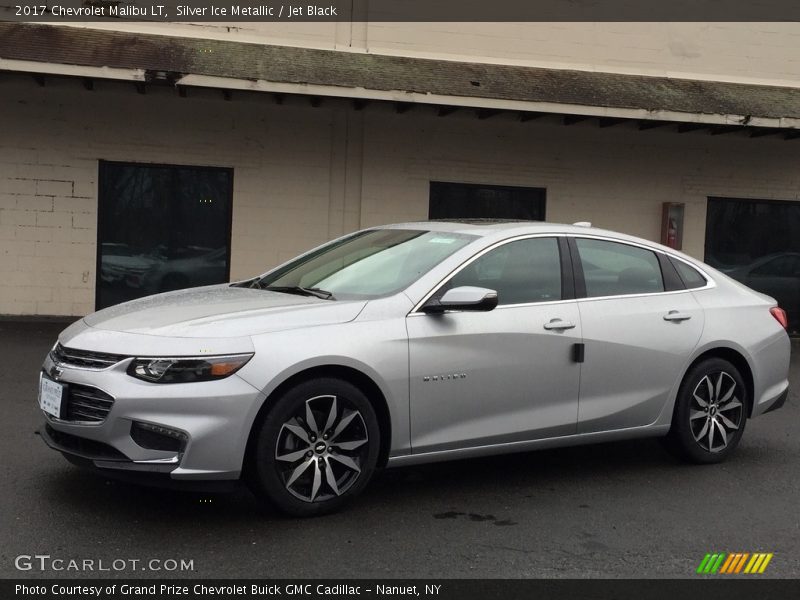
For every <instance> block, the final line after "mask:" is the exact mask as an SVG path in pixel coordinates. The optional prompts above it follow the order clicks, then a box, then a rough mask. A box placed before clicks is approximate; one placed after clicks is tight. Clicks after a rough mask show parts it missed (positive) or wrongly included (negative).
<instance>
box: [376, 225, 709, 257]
mask: <svg viewBox="0 0 800 600" xmlns="http://www.w3.org/2000/svg"><path fill="white" fill-rule="evenodd" d="M372 229H417V230H424V231H440V232H442V233H462V234H467V235H473V236H476V237H481V238H493V240H497V241H499V240H503V239H505V238H509V237H514V236H516V235H526V234H537V233H541V234H547V233H552V234H570V235H578V236H580V235H584V236H599V237H607V238H611V239H614V240H618V241H620V242H630V243H633V244H637V245H640V246H646V247H649V248H651V249H652V250H656V251H658V252H664V253H667V254H671V255H672V256H677V257H679V258H681V259H682V260H685V261H687V262H689V263H690V264H694V265H695V267H698V266H702V268H707V267H708V265H704V264H703V263H701V262H700V261H698V260H697V259H695V258H693V257H691V256H689V255H687V254H684V253H683V252H681V251H680V250H675V249H674V248H669V247H667V246H664V245H662V244H659V243H658V242H653V241H651V240H648V239H646V238H641V237H636V236H633V235H628V234H625V233H620V232H618V231H611V230H610V229H601V228H599V227H592V226H591V225H589V224H588V223H586V224H584V223H581V224H579V225H578V224H576V225H568V224H566V223H550V222H548V221H524V220H510V219H509V220H506V219H446V220H445V219H442V220H437V219H432V220H429V221H410V222H408V223H394V224H391V225H380V226H378V227H374V228H372Z"/></svg>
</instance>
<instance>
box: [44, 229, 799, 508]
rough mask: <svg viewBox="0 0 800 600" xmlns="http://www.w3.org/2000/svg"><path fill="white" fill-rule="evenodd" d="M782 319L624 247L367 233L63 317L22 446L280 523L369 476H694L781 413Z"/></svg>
mask: <svg viewBox="0 0 800 600" xmlns="http://www.w3.org/2000/svg"><path fill="white" fill-rule="evenodd" d="M785 326H786V315H785V313H784V312H783V310H781V309H780V308H778V307H777V305H776V303H775V301H774V300H773V299H772V298H769V297H767V296H764V295H762V294H759V293H757V292H755V291H753V290H751V289H749V288H747V287H745V286H743V285H742V284H740V283H737V282H735V281H733V280H732V279H730V278H728V277H727V276H725V275H723V274H722V273H720V272H718V271H715V270H714V269H712V268H710V267H709V266H707V265H705V264H703V263H701V262H699V261H697V260H694V259H692V258H690V257H688V256H686V255H684V254H681V253H679V252H676V251H674V250H670V249H668V248H665V247H663V246H660V245H658V244H654V243H651V242H648V241H645V240H642V239H638V238H634V237H630V236H627V235H622V234H617V233H612V232H609V231H603V230H600V229H594V228H591V227H588V226H582V225H579V226H569V225H555V224H550V223H525V222H497V221H462V222H421V223H406V224H400V225H391V226H385V227H376V228H372V229H367V230H364V231H359V232H356V233H353V234H350V235H347V236H344V237H342V238H339V239H337V240H334V241H332V242H330V243H328V244H325V245H323V246H321V247H319V248H316V249H314V250H311V251H309V252H308V253H306V254H303V255H301V256H300V257H298V258H296V259H294V260H291V261H289V262H288V263H286V264H283V265H281V266H279V267H277V268H275V269H273V270H271V271H269V272H267V273H266V274H264V275H261V276H259V277H255V278H253V279H250V280H247V281H240V282H235V283H232V284H224V285H215V286H207V287H202V288H195V289H190V290H181V291H176V292H170V293H166V294H159V295H155V296H150V297H147V298H143V299H140V300H134V301H132V302H126V303H124V304H120V305H117V306H114V307H111V308H107V309H105V310H101V311H99V312H96V313H94V314H91V315H89V316H87V317H85V318H83V319H81V320H79V321H77V322H76V323H74V324H73V325H71V326H70V327H68V328H67V329H65V330H64V331H63V332H62V333H61V335H60V336H59V339H58V342H57V343H56V344H55V346H54V347H53V349H52V351H51V352H50V353H49V355H48V356H47V357H46V359H45V361H44V365H43V367H42V371H41V373H40V388H39V406H40V408H41V410H42V411H43V414H44V417H45V423H44V425H43V427H42V428H41V430H40V434H41V436H42V438H43V439H44V441H45V442H46V443H47V444H48V445H49V446H51V447H52V448H54V449H56V450H58V451H60V452H61V453H63V454H64V456H66V457H67V458H68V459H69V460H70V461H72V462H75V463H77V464H80V465H83V466H87V467H90V468H93V469H95V470H98V471H100V472H102V473H105V474H107V475H110V476H117V477H124V478H128V479H135V480H142V481H145V482H155V483H161V484H169V485H203V486H209V485H218V486H224V485H226V484H230V483H232V482H237V481H240V480H243V481H246V482H247V483H248V484H249V485H250V486H251V488H252V489H253V491H254V492H255V493H256V494H257V495H258V496H259V497H261V498H264V499H265V500H266V501H268V502H270V503H272V504H274V505H276V506H277V507H279V508H280V509H281V510H283V511H285V512H287V513H290V514H293V515H301V516H307V515H315V514H321V513H325V512H330V511H332V510H336V509H338V508H340V507H341V506H343V505H344V504H345V503H347V502H349V501H350V500H352V499H353V497H354V496H356V495H357V494H358V493H359V492H361V490H363V489H364V487H365V486H366V485H367V483H368V481H369V480H370V477H371V476H372V475H373V474H374V472H375V470H376V469H378V468H381V467H392V466H397V465H410V464H417V463H425V462H430V461H440V460H452V459H459V458H468V457H473V456H482V455H488V454H498V453H505V452H520V451H528V450H533V449H536V448H545V447H554V446H568V445H573V444H584V443H595V442H602V441H607V440H619V439H624V438H634V437H646V436H658V437H662V438H663V439H664V442H665V444H666V446H667V448H668V449H669V450H670V451H672V452H673V453H674V454H676V455H678V456H680V457H681V458H683V459H685V460H688V461H690V462H694V463H715V462H719V461H722V460H724V459H725V458H727V457H728V456H729V455H730V454H731V453H732V452H733V450H734V449H735V448H736V445H737V444H738V443H739V440H740V439H741V437H742V433H743V432H744V429H745V424H746V422H747V420H748V418H752V417H756V416H758V415H761V414H763V413H765V412H768V411H771V410H773V409H776V408H779V407H780V406H781V405H782V404H783V403H784V401H785V399H786V396H787V394H788V380H787V372H788V367H789V338H788V336H787V334H786V331H785Z"/></svg>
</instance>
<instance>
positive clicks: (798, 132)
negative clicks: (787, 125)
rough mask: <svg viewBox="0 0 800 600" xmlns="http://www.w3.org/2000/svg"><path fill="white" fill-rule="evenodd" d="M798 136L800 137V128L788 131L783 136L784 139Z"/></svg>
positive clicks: (794, 138)
mask: <svg viewBox="0 0 800 600" xmlns="http://www.w3.org/2000/svg"><path fill="white" fill-rule="evenodd" d="M797 138H800V130H797V129H795V130H793V131H787V132H786V133H785V134H784V136H783V139H784V140H796V139H797Z"/></svg>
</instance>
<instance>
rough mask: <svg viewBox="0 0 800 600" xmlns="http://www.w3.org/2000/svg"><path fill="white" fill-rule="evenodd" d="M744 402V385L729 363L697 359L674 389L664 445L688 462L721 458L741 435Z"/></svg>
mask: <svg viewBox="0 0 800 600" xmlns="http://www.w3.org/2000/svg"><path fill="white" fill-rule="evenodd" d="M747 406H748V397H747V388H746V387H745V385H744V380H743V379H742V376H741V374H740V373H739V371H738V370H737V369H736V367H735V366H733V364H731V363H730V362H728V361H727V360H724V359H721V358H710V359H708V360H704V361H702V362H701V363H698V364H697V365H695V366H694V367H692V368H691V369H690V370H689V372H688V373H687V374H686V377H685V378H684V380H683V382H682V383H681V387H680V389H679V390H678V397H677V398H676V399H675V410H674V412H673V417H672V427H671V428H670V431H669V434H668V435H667V437H666V444H667V448H668V449H669V450H670V451H671V452H672V453H673V454H675V455H677V456H678V457H680V458H682V459H684V460H687V461H689V462H694V463H699V464H709V463H718V462H722V461H723V460H725V459H726V458H727V457H728V456H729V455H730V454H731V453H732V452H733V451H734V449H735V448H736V446H737V445H738V444H739V440H740V439H741V438H742V434H743V433H744V426H745V423H746V422H747V412H746V411H747Z"/></svg>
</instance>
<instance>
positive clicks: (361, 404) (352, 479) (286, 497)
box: [250, 378, 380, 517]
mask: <svg viewBox="0 0 800 600" xmlns="http://www.w3.org/2000/svg"><path fill="white" fill-rule="evenodd" d="M255 435H256V438H255V445H254V450H253V452H252V455H251V456H250V461H251V464H250V474H251V476H250V483H251V487H252V488H253V491H254V492H255V493H256V494H257V495H258V496H260V497H262V498H265V499H267V500H268V501H270V502H272V503H273V504H274V505H276V506H277V507H278V508H279V509H281V510H282V511H283V512H285V513H288V514H291V515H294V516H301V517H306V516H314V515H320V514H325V513H329V512H333V511H335V510H338V509H339V508H341V507H343V506H344V505H345V504H346V503H347V502H349V501H350V500H352V499H353V498H354V497H355V496H356V495H358V494H359V493H360V492H361V490H363V489H364V487H365V486H366V485H367V483H368V482H369V479H370V478H371V476H372V473H373V472H374V470H375V465H376V463H377V460H378V452H379V448H380V432H379V428H378V420H377V417H376V415H375V410H374V409H373V408H372V405H371V404H370V402H369V400H368V399H367V397H366V396H365V395H364V394H363V392H361V390H359V389H358V388H357V387H355V386H354V385H352V384H350V383H348V382H346V381H342V380H339V379H332V378H323V379H315V380H310V381H307V382H304V383H301V384H299V385H297V386H296V387H293V388H291V389H290V390H288V391H287V392H286V393H284V394H282V395H281V397H280V398H278V399H277V400H276V402H275V404H274V406H273V407H272V408H271V410H270V411H269V413H268V414H267V416H266V418H265V419H264V420H263V422H262V423H261V425H260V426H259V427H258V430H257V431H256V432H255Z"/></svg>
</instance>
